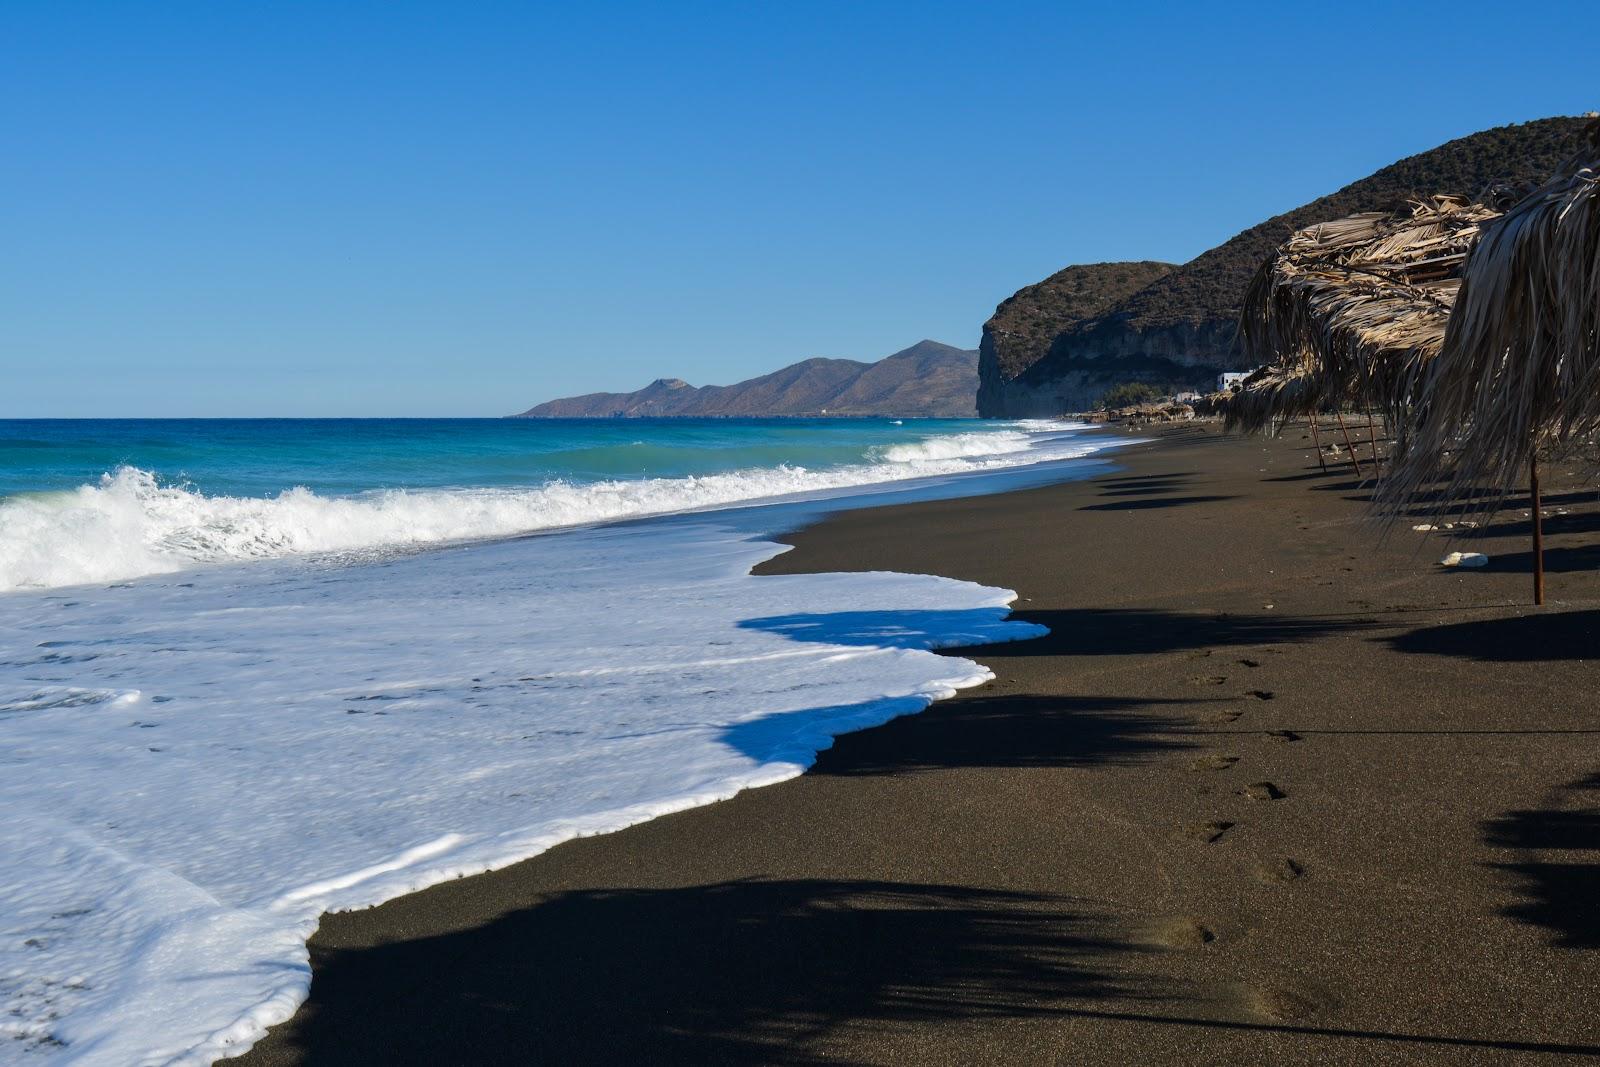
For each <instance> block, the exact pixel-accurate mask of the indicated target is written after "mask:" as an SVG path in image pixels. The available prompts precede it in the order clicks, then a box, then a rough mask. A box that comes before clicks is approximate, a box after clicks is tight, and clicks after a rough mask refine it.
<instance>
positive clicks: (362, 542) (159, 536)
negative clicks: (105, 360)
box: [0, 419, 1084, 592]
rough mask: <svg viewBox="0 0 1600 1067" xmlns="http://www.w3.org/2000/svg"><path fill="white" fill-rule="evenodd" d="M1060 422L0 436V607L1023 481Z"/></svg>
mask: <svg viewBox="0 0 1600 1067" xmlns="http://www.w3.org/2000/svg"><path fill="white" fill-rule="evenodd" d="M1082 429H1083V428H1082V427H1073V426H1070V425H1068V424H1065V423H1060V422H997V421H981V420H976V419H970V420H916V419H907V420H891V419H816V420H798V419H739V420H721V419H694V420H686V419H658V420H632V419H627V420H624V419H616V420H520V419H396V420H384V419H270V420H139V419H129V420H107V421H49V420H40V421H10V422H0V592H4V591H5V590H10V589H23V588H49V587H56V586H64V585H74V584H82V583H85V582H99V581H114V580H122V579H129V578H137V577H140V576H142V575H146V574H158V573H167V572H171V571H174V570H182V569H184V568H187V567H190V566H194V565H197V564H206V563H224V562H238V561H245V560H259V559H264V558H279V557H285V556H297V555H316V554H326V553H352V552H354V553H367V554H370V553H372V552H382V551H385V550H391V549H413V548H416V547H419V546H427V545H432V544H440V543H446V542H457V541H472V540H484V539H492V538H496V537H507V536H515V535H519V534H526V533H532V532H536V531H545V530H552V529H560V528H565V527H574V526H583V525H591V524H594V523H603V522H610V521H615V520H619V519H630V518H641V517H645V516H654V515H666V514H672V513H677V512H684V511H696V510H703V509H706V508H723V507H730V506H736V505H743V504H752V503H758V502H763V501H769V500H773V499H777V498H789V497H793V496H795V495H797V494H798V495H817V494H828V493H836V492H839V491H842V490H859V489H861V488H862V487H867V486H875V485H879V484H882V483H903V482H907V481H915V480H918V479H926V478H930V477H942V476H948V475H957V474H966V473H971V472H976V471H984V470H991V469H995V468H1000V467H1015V466H1021V465H1031V464H1035V463H1038V462H1041V461H1045V460H1050V459H1058V458H1063V457H1065V456H1068V455H1072V454H1077V453H1079V452H1081V451H1082V450H1083V448H1084V442H1083V440H1082V439H1081V437H1080V436H1079V435H1080V434H1081V432H1082Z"/></svg>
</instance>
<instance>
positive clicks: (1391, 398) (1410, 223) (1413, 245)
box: [1229, 196, 1497, 472]
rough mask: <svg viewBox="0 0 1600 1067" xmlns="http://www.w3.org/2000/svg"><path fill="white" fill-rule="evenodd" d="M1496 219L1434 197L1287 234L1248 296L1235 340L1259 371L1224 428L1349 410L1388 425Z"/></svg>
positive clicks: (1406, 401)
mask: <svg viewBox="0 0 1600 1067" xmlns="http://www.w3.org/2000/svg"><path fill="white" fill-rule="evenodd" d="M1496 214H1497V213H1496V212H1495V210H1494V209H1493V208H1491V207H1487V206H1485V205H1483V204H1478V203H1471V202H1468V201H1466V200H1464V199H1461V198H1458V197H1451V196H1435V197H1429V198H1427V199H1425V200H1421V201H1418V202H1416V203H1415V204H1413V206H1412V209H1411V210H1410V211H1408V212H1398V213H1394V214H1389V213H1385V212H1362V213H1360V214H1356V215H1351V216H1348V217H1347V218H1343V219H1336V220H1334V221H1332V222H1324V223H1319V224H1317V225H1315V226H1308V227H1306V228H1305V229H1303V230H1299V231H1297V232H1296V233H1294V234H1293V235H1291V236H1290V238H1289V239H1288V240H1287V241H1285V242H1284V243H1283V245H1282V246H1280V247H1279V249H1278V251H1277V252H1276V253H1274V254H1273V256H1272V258H1271V259H1269V260H1268V261H1267V262H1266V263H1264V264H1263V265H1262V266H1261V269H1260V270H1259V271H1257V273H1256V276H1255V278H1254V279H1253V280H1252V281H1251V284H1250V288H1249V289H1248V290H1247V291H1246V293H1245V300H1244V309H1243V313H1242V315H1241V318H1240V323H1239V336H1240V341H1241V344H1242V347H1243V350H1244V354H1245V355H1246V357H1248V358H1250V359H1254V360H1257V361H1260V362H1261V363H1263V364H1265V366H1264V367H1263V369H1262V370H1261V371H1258V372H1257V373H1256V374H1255V375H1253V376H1252V377H1251V378H1250V379H1248V380H1246V382H1245V383H1244V386H1243V388H1242V389H1241V390H1240V392H1239V394H1238V395H1236V396H1235V398H1234V405H1233V406H1232V407H1230V409H1229V424H1230V426H1232V427H1236V428H1239V429H1242V430H1244V431H1245V432H1247V433H1258V432H1262V431H1264V430H1269V429H1272V428H1274V427H1276V426H1278V425H1280V424H1281V423H1282V422H1283V421H1284V420H1286V419H1288V418H1291V417H1294V416H1297V415H1313V416H1314V414H1315V412H1316V411H1317V410H1319V409H1320V408H1322V407H1323V406H1325V405H1328V404H1333V405H1334V406H1335V410H1336V411H1337V407H1338V405H1339V404H1341V403H1344V402H1347V401H1355V402H1361V403H1364V404H1365V405H1366V406H1367V408H1368V410H1369V412H1370V411H1371V409H1372V408H1373V407H1378V408H1379V409H1381V410H1383V411H1384V412H1385V413H1386V414H1387V415H1388V416H1389V417H1390V420H1391V424H1395V423H1396V422H1397V416H1399V415H1400V414H1401V413H1403V412H1404V411H1405V410H1406V409H1407V408H1408V407H1409V406H1410V405H1411V404H1412V403H1413V402H1414V401H1415V399H1416V393H1417V385H1418V381H1419V378H1420V375H1421V372H1422V368H1423V367H1425V366H1426V365H1427V364H1428V362H1429V361H1431V360H1432V359H1433V358H1434V357H1435V356H1436V355H1437V354H1438V352H1439V349H1440V346H1441V344H1442V342H1443V338H1444V330H1445V323H1446V322H1447V321H1448V319H1449V316H1450V310H1451V306H1452V304H1453V303H1454V300H1455V296H1456V291H1457V289H1458V287H1459V285H1460V278H1459V276H1460V272H1461V269H1462V267H1463V266H1464V265H1465V263H1466V260H1467V254H1468V252H1469V251H1470V250H1471V249H1472V246H1473V244H1474V243H1475V242H1476V241H1477V239H1478V233H1479V230H1480V228H1481V227H1482V226H1483V225H1484V224H1485V223H1486V222H1488V221H1490V220H1492V219H1494V218H1495V217H1496ZM1340 424H1341V426H1342V425H1343V417H1342V416H1341V417H1340ZM1348 443H1349V442H1348V433H1347V434H1346V444H1347V445H1348ZM1374 451H1376V446H1374ZM1352 458H1353V456H1352ZM1359 469H1360V468H1359V465H1357V470H1358V472H1359Z"/></svg>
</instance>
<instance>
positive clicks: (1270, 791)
mask: <svg viewBox="0 0 1600 1067" xmlns="http://www.w3.org/2000/svg"><path fill="white" fill-rule="evenodd" d="M1239 795H1240V796H1242V797H1248V798H1249V799H1251V800H1282V799H1283V798H1284V797H1286V796H1288V795H1289V794H1288V793H1285V792H1284V791H1283V790H1281V789H1279V788H1278V787H1277V786H1275V785H1273V784H1272V783H1271V782H1251V783H1250V784H1249V785H1247V786H1245V787H1244V788H1243V789H1241V790H1239Z"/></svg>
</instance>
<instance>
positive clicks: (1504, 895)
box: [229, 423, 1600, 1065]
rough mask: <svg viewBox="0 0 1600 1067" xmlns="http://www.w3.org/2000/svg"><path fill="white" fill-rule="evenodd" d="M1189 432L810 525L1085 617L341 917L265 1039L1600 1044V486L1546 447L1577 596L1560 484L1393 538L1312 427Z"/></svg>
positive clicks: (798, 1059)
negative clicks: (1543, 586) (617, 816)
mask: <svg viewBox="0 0 1600 1067" xmlns="http://www.w3.org/2000/svg"><path fill="white" fill-rule="evenodd" d="M1106 432H1108V433H1118V432H1122V431H1119V430H1114V429H1113V430H1108V431H1106ZM1144 432H1145V433H1146V434H1150V433H1152V432H1153V431H1144ZM1155 437H1156V440H1154V441H1152V442H1150V443H1147V444H1138V445H1133V446H1131V447H1129V448H1128V449H1126V450H1124V451H1123V452H1120V453H1118V454H1117V457H1116V462H1117V467H1116V469H1115V470H1113V471H1111V472H1109V473H1106V474H1103V475H1101V476H1098V477H1095V478H1093V479H1090V480H1086V481H1081V482H1068V483H1062V484H1058V485H1053V486H1047V487H1044V488H1035V489H1028V490H1024V491H1019V492H1014V493H1008V494H1003V495H997V496H980V497H968V498H962V499H956V500H944V501H933V502H919V503H908V504H902V505H894V506H888V507H880V508H873V509H867V510H860V511H853V512H843V513H840V514H837V515H835V516H833V517H831V518H828V519H827V520H825V521H823V522H821V523H820V524H818V525H816V526H813V527H810V528H808V529H804V530H800V531H797V532H795V533H794V534H793V535H792V536H791V537H789V538H787V539H788V540H790V541H791V542H792V543H793V544H794V545H795V550H794V551H792V552H790V553H787V554H785V555H783V556H780V557H778V558H776V559H774V560H772V561H771V562H769V563H768V564H765V565H764V566H763V567H762V568H761V573H792V572H798V571H832V570H897V571H919V572H927V573H935V574H942V575H949V576H952V577H957V578H964V579H970V580H973V581H977V582H982V583H985V584H990V585H999V586H1006V587H1009V588H1012V589H1015V590H1017V592H1018V594H1019V599H1018V601H1017V604H1016V609H1017V615H1018V616H1019V617H1021V618H1024V619H1029V620H1033V621H1037V622H1040V623H1043V624H1045V625H1047V626H1048V627H1049V628H1050V631H1051V632H1050V635H1049V636H1048V637H1044V638H1040V639H1037V640H1034V641H1028V642H1019V643H1016V644H1012V645H998V646H986V647H981V648H976V649H970V650H953V651H958V653H959V654H960V655H963V656H967V657H969V658H972V659H976V660H979V661H980V662H982V663H984V664H987V665H988V666H989V667H991V668H992V669H993V671H994V673H995V675H996V677H995V679H994V681H993V682H991V683H989V684H987V685H984V686H982V687H979V688H976V689H971V690H967V691H965V692H963V693H962V694H961V695H960V696H958V697H956V698H954V699H951V700H947V701H943V702H940V703H938V704H935V705H934V706H933V707H931V708H930V709H928V710H927V711H926V712H924V713H922V714H920V715H915V716H909V717H906V718H902V719H898V720H895V721H894V722H892V723H889V724H888V725H885V726H882V727H879V728H877V729H872V730H868V731H863V732H861V733H856V734H851V735H846V736H843V737H840V738H839V739H838V741H837V742H836V744H835V745H834V747H833V748H832V749H831V750H829V751H827V752H824V753H823V754H822V755H821V757H820V758H819V760H818V762H817V764H816V766H815V767H814V768H813V769H812V770H811V771H810V772H808V773H807V774H805V775H803V776H801V777H799V778H796V779H793V780H790V781H787V782H784V783H781V784H778V785H774V786H770V787H767V788H762V789H757V790H750V791H746V792H744V793H742V794H740V795H738V796H737V797H735V798H733V799H732V800H729V801H726V802H723V803H719V804H714V805H711V806H708V807H704V808H699V809H695V810H691V811H687V812H683V813H680V814H676V815H670V816H666V817H663V818H659V819H656V820H653V821H651V822H648V823H644V824H641V825H638V826H634V827H632V828H630V829H627V830H624V831H621V832H619V833H614V834H610V835H606V836H603V837H595V838H587V839H582V840H577V841H572V842H569V843H566V844H563V845H560V846H557V847H556V848H554V849H552V850H550V851H549V852H547V853H545V854H543V855H541V856H538V857H536V858H534V859H532V860H529V861H526V862H524V863H520V864H517V865H515V866H513V867H509V868H506V869H504V870H500V871H497V872H493V873H490V874H485V875H480V876H476V877H472V878H464V879H461V880H459V881H456V882H452V883H448V884H445V885H440V886H437V887H434V888H432V889H429V890H426V891H424V892H421V893H416V894H413V895H411V896H407V897H403V898H400V899H397V900H394V901H391V902H390V903H388V904H385V905H383V906H381V907H377V908H373V909H370V910H365V911H360V912H352V913H343V914H332V915H328V916H326V917H325V918H324V920H323V922H322V926H321V929H320V930H319V932H318V933H317V935H316V937H315V938H314V939H313V940H312V942H311V951H312V960H313V965H314V978H313V982H312V987H311V997H310V1000H309V1001H308V1002H307V1003H306V1004H305V1005H304V1006H303V1007H302V1009H301V1010H300V1012H299V1013H298V1014H297V1015H296V1017H295V1018H294V1019H292V1020H291V1021H290V1022H288V1023H286V1024H284V1025H282V1026H280V1027H277V1028H276V1029H274V1030H273V1031H272V1033H271V1034H270V1035H269V1036H268V1037H267V1038H266V1039H264V1040H263V1041H262V1042H260V1043H259V1044H258V1045H257V1046H256V1047H255V1048H254V1049H253V1050H251V1052H250V1053H248V1054H247V1055H245V1056H243V1057H240V1058H239V1059H237V1060H234V1061H229V1062H235V1063H239V1064H253V1065H269V1064H271V1065H277V1064H301V1063H305V1064H310V1063H349V1062H383V1063H430V1064H434V1063H499V1062H557V1063H578V1062H582V1063H695V1064H711V1063H750V1064H755V1063H773V1064H820V1063H873V1064H878V1063H884V1064H888V1063H904V1064H972V1063H995V1064H1000V1063H1141V1064H1149V1063H1202V1062H1219V1063H1220V1062H1226V1063H1285V1062H1307V1063H1351V1064H1356V1063H1360V1064H1366V1063H1506V1062H1519V1063H1520V1062H1542V1061H1544V1060H1549V1061H1550V1062H1556V1061H1557V1060H1563V1061H1565V1060H1570V1059H1572V1058H1574V1057H1583V1056H1597V1055H1600V1021H1597V1019H1596V1017H1595V1013H1594V1010H1593V1009H1594V1005H1595V1004H1596V1003H1600V905H1597V903H1596V901H1597V900H1600V892H1597V890H1600V746H1597V744H1596V741H1597V739H1600V721H1597V718H1596V714H1595V707H1596V703H1595V698H1594V667H1593V660H1594V658H1595V657H1596V649H1597V647H1600V644H1597V640H1596V639H1597V635H1600V573H1597V568H1596V564H1597V563H1600V541H1597V535H1600V500H1597V494H1596V493H1595V491H1594V490H1593V489H1592V488H1589V487H1586V486H1584V485H1582V484H1580V483H1579V482H1578V481H1577V480H1576V478H1575V477H1573V476H1572V475H1571V474H1570V473H1566V474H1564V473H1562V472H1561V471H1557V472H1554V473H1553V475H1552V477H1551V481H1552V482H1553V484H1550V485H1547V487H1546V492H1545V507H1546V509H1547V510H1549V512H1550V515H1549V517H1548V518H1547V519H1546V527H1545V529H1546V561H1547V562H1546V566H1547V569H1548V571H1549V575H1550V577H1549V581H1550V589H1551V598H1552V601H1553V603H1552V604H1551V605H1549V606H1547V607H1546V608H1543V609H1537V610H1536V609H1533V608H1531V607H1529V606H1528V601H1529V595H1528V594H1529V583H1530V578H1529V572H1530V561H1529V557H1528V555H1527V545H1526V537H1527V532H1528V519H1527V517H1526V516H1525V507H1524V506H1521V505H1522V504H1523V502H1521V501H1513V504H1512V506H1511V507H1509V508H1508V509H1506V510H1504V511H1502V512H1501V513H1500V515H1499V516H1498V517H1497V519H1496V520H1495V521H1494V522H1493V523H1492V524H1491V525H1489V526H1487V527H1485V528H1482V529H1477V530H1471V531H1468V532H1467V534H1466V536H1464V537H1463V538H1462V539H1461V540H1459V541H1457V542H1455V543H1450V542H1447V541H1446V540H1445V539H1444V537H1443V536H1441V535H1440V534H1438V533H1424V532H1418V531H1414V530H1413V529H1411V525H1412V524H1425V523H1430V522H1432V521H1433V520H1434V516H1432V515H1428V514H1425V512H1426V508H1425V507H1423V508H1421V509H1420V510H1419V512H1418V515H1417V516H1416V517H1415V518H1412V519H1408V520H1407V521H1406V522H1403V523H1401V524H1399V525H1398V526H1397V527H1395V528H1394V529H1392V530H1390V531H1388V533H1387V536H1385V535H1384V533H1383V531H1381V530H1379V529H1377V528H1375V527H1374V526H1373V525H1372V524H1371V521H1370V518H1369V513H1368V510H1367V507H1366V497H1367V490H1368V488H1369V487H1368V486H1367V485H1365V484H1364V483H1363V482H1362V481H1361V479H1359V478H1357V477H1356V476H1355V475H1354V474H1353V472H1351V471H1350V470H1349V468H1348V467H1342V466H1338V465H1336V464H1334V463H1332V462H1330V464H1329V466H1328V469H1327V470H1326V471H1323V470H1322V469H1321V467H1320V465H1319V464H1318V462H1317V460H1316V457H1315V455H1314V453H1313V452H1312V450H1311V447H1310V441H1309V440H1308V439H1307V438H1306V436H1305V433H1304V431H1303V430H1302V429H1301V428H1300V427H1298V426H1291V427H1289V428H1288V429H1287V430H1286V431H1285V433H1284V434H1283V436H1282V437H1281V438H1279V439H1243V438H1238V437H1229V436H1224V435H1222V434H1221V433H1220V431H1219V430H1218V429H1217V428H1216V427H1215V426H1214V425H1207V424H1201V423H1194V424H1185V425H1181V426H1178V427H1175V428H1171V429H1168V430H1163V431H1160V432H1159V433H1155ZM1452 548H1464V549H1470V550H1472V551H1480V552H1484V553H1486V554H1487V555H1488V556H1489V565H1488V566H1487V567H1485V568H1484V569H1482V570H1479V571H1473V572H1462V571H1457V570H1449V569H1445V568H1442V567H1440V566H1439V565H1438V564H1437V562H1436V561H1437V560H1438V559H1439V558H1440V557H1441V556H1443V555H1444V554H1445V553H1446V552H1448V551H1450V550H1451V549H1452ZM886 621H889V620H886Z"/></svg>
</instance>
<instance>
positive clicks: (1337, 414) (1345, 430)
mask: <svg viewBox="0 0 1600 1067" xmlns="http://www.w3.org/2000/svg"><path fill="white" fill-rule="evenodd" d="M1333 417H1334V418H1336V419H1338V420H1339V432H1340V433H1342V434H1344V447H1345V450H1346V451H1347V452H1349V453H1350V466H1352V467H1354V468H1355V469H1356V477H1357V478H1359V477H1361V461H1360V460H1359V459H1357V458H1356V446H1355V445H1353V444H1351V443H1350V427H1348V426H1346V425H1345V424H1344V412H1342V411H1340V410H1339V409H1338V408H1337V407H1336V408H1334V409H1333Z"/></svg>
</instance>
